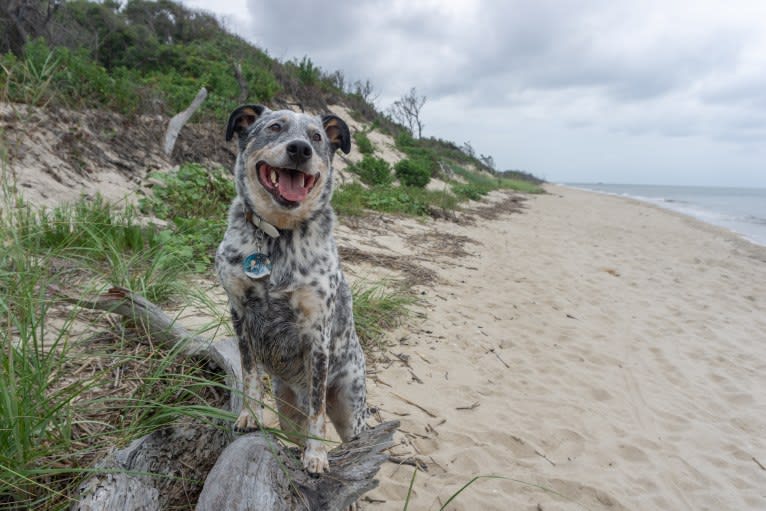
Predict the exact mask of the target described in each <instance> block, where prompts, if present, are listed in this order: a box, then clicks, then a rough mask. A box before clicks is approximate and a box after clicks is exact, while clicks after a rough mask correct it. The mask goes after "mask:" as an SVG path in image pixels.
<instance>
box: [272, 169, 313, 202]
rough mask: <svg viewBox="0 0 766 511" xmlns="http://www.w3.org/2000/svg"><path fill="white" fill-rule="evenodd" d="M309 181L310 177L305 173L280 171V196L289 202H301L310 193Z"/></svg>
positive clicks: (287, 170)
mask: <svg viewBox="0 0 766 511" xmlns="http://www.w3.org/2000/svg"><path fill="white" fill-rule="evenodd" d="M307 181H308V176H306V174H304V173H303V172H299V171H297V170H289V169H279V195H281V196H282V197H284V198H285V199H287V200H289V201H292V202H300V201H302V200H303V199H305V198H306V195H308V193H309V188H308V187H307V186H306V182H307Z"/></svg>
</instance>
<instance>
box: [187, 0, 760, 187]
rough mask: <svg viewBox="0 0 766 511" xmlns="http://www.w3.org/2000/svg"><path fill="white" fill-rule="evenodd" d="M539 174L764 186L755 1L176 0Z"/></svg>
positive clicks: (439, 131) (503, 163)
mask: <svg viewBox="0 0 766 511" xmlns="http://www.w3.org/2000/svg"><path fill="white" fill-rule="evenodd" d="M182 2H183V3H184V4H186V5H188V6H190V7H197V8H201V9H204V10H206V11H209V12H212V13H214V14H217V15H218V16H219V17H220V18H221V19H222V21H223V22H224V25H225V26H227V27H228V28H229V29H230V30H232V31H234V32H236V33H237V34H239V35H241V36H242V37H244V38H245V39H247V40H248V41H250V42H252V43H254V44H255V45H257V46H259V47H260V48H262V49H264V50H266V51H267V52H268V53H269V55H271V56H272V57H275V58H277V59H280V60H291V59H294V58H297V59H301V58H302V57H303V56H305V55H307V56H309V57H310V58H311V60H312V61H313V62H314V63H315V64H317V65H319V66H320V67H321V68H322V69H323V70H325V71H330V72H332V71H335V70H341V71H342V72H343V73H344V75H345V77H346V80H347V82H353V81H355V80H362V81H364V80H368V79H369V80H370V81H371V82H372V84H373V85H374V88H375V92H376V94H377V99H376V101H375V103H376V106H377V107H378V109H379V110H385V109H386V108H387V107H389V106H390V105H391V103H393V101H395V100H396V99H397V98H399V97H400V96H402V95H404V94H405V93H407V92H408V91H409V90H410V88H412V87H415V88H416V90H417V93H418V94H419V95H423V96H425V97H426V98H427V100H426V104H425V106H424V107H423V110H422V118H423V121H424V123H425V127H424V130H423V135H424V136H434V137H439V138H443V139H447V140H452V141H454V142H456V143H457V144H459V145H462V144H463V143H464V142H470V144H471V145H472V146H473V147H474V148H475V150H476V152H477V153H481V154H485V155H492V157H493V158H494V161H495V163H496V166H497V168H498V170H506V169H521V170H526V171H529V172H532V173H533V174H535V175H538V176H540V177H543V178H545V179H547V180H549V181H552V182H560V183H571V182H606V183H635V184H665V185H668V184H677V185H701V186H746V187H761V188H766V1H765V0H753V1H746V0H726V1H712V0H687V1H679V0H662V1H653V0H642V1H635V0H604V1H602V0H588V1H585V0H583V1H578V0H536V1H530V0H475V1H468V0H466V1H444V0H441V1H440V0H433V1H432V0H356V1H346V2H343V1H340V2H316V1H312V2H309V1H301V0H274V1H265V0H182Z"/></svg>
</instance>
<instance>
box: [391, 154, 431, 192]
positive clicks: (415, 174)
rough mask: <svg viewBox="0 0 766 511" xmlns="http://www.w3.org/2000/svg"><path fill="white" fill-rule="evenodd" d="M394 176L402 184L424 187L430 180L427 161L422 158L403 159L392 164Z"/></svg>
mask: <svg viewBox="0 0 766 511" xmlns="http://www.w3.org/2000/svg"><path fill="white" fill-rule="evenodd" d="M394 170H395V171H396V177H397V179H399V182H400V183H401V184H403V185H404V186H415V187H417V188H425V186H426V185H427V184H428V182H429V181H430V180H431V170H430V169H429V168H428V162H425V161H423V160H410V159H404V160H401V161H399V162H397V164H396V165H394Z"/></svg>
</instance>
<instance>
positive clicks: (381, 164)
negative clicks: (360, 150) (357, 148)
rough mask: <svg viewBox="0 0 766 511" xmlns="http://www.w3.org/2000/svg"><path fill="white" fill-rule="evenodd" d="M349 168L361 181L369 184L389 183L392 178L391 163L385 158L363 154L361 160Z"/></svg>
mask: <svg viewBox="0 0 766 511" xmlns="http://www.w3.org/2000/svg"><path fill="white" fill-rule="evenodd" d="M349 170H350V171H351V172H354V173H355V174H357V175H358V176H359V177H360V178H362V182H363V183H365V184H368V185H370V186H374V185H389V184H391V182H392V181H393V180H394V177H393V176H392V175H391V165H389V164H388V162H387V161H386V160H383V159H381V158H376V157H374V156H370V155H367V154H366V155H365V156H364V158H362V161H360V162H359V163H355V164H354V165H351V166H349Z"/></svg>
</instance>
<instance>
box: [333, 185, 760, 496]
mask: <svg viewBox="0 0 766 511" xmlns="http://www.w3.org/2000/svg"><path fill="white" fill-rule="evenodd" d="M546 188H547V189H548V192H549V193H548V194H545V195H542V196H532V197H529V198H528V200H527V201H526V203H525V204H526V207H525V209H524V212H523V213H521V214H514V215H504V216H501V217H499V218H497V219H494V220H488V221H482V222H479V223H477V224H475V225H455V224H447V223H442V222H436V223H435V224H433V225H431V224H430V225H428V226H422V225H418V223H417V222H409V221H403V222H401V223H400V224H399V223H397V225H396V226H394V227H395V229H394V231H395V232H393V233H389V234H388V235H387V236H386V238H385V243H384V245H385V247H383V246H381V245H382V244H380V243H377V244H376V243H375V239H373V238H374V237H375V236H376V234H375V233H374V232H369V233H367V234H365V233H352V232H351V229H350V228H348V227H341V228H340V229H339V230H340V233H339V238H340V240H341V244H343V243H344V242H345V243H349V242H354V243H358V242H359V243H363V242H364V241H365V237H367V242H368V243H369V244H370V246H372V245H376V247H375V250H377V251H379V252H381V253H384V252H385V253H387V254H389V255H392V256H395V257H400V258H413V257H416V256H418V255H419V254H420V253H422V252H419V247H418V246H417V245H416V244H414V243H412V240H415V239H418V238H417V236H418V234H419V233H422V232H425V231H433V232H436V233H437V234H438V235H442V236H458V237H465V239H466V240H467V241H466V243H465V245H464V248H465V251H466V252H468V253H469V254H470V255H467V256H465V257H460V258H458V259H455V258H454V257H451V255H450V253H446V254H445V253H441V254H440V253H429V254H428V258H427V260H425V261H423V262H424V264H425V265H426V266H427V267H428V268H429V269H431V270H433V271H434V272H435V273H436V275H437V280H436V282H435V283H434V284H429V285H424V286H417V287H416V290H417V291H418V292H419V293H420V294H421V296H422V302H421V306H420V307H422V309H423V310H424V312H425V314H426V317H425V319H423V320H415V321H413V322H412V323H411V324H409V325H405V326H403V327H401V328H399V329H397V330H396V331H395V332H394V333H393V334H392V335H391V337H390V338H391V339H394V341H393V342H394V344H395V345H394V346H392V347H390V348H389V353H391V354H392V355H394V357H389V358H390V360H388V361H386V362H385V363H382V364H377V365H375V366H373V368H372V369H373V373H372V374H371V376H370V377H369V383H368V387H369V388H368V391H369V402H370V404H371V406H377V407H379V408H380V410H381V412H380V418H381V419H383V420H389V419H398V420H401V421H402V427H401V432H400V434H399V435H398V437H397V440H398V441H399V445H397V446H396V447H394V448H393V449H392V454H394V455H397V456H399V457H404V458H407V457H412V458H414V459H417V460H418V461H420V462H422V463H424V464H425V465H427V467H428V472H419V473H418V474H417V477H416V480H415V483H414V487H413V488H414V489H413V494H412V496H411V498H410V508H412V509H424V510H431V509H440V508H441V506H442V505H443V504H444V503H445V502H446V500H447V499H448V498H449V497H450V496H451V495H452V494H454V493H455V492H456V491H458V490H459V489H460V488H461V487H462V486H463V485H464V484H466V483H468V482H469V481H470V480H471V479H472V478H474V477H476V476H482V475H484V476H488V475H494V476H501V477H502V478H504V479H481V480H479V481H477V482H476V483H474V484H473V485H471V486H470V487H469V488H467V489H466V490H465V491H463V492H462V493H461V494H460V496H459V497H458V498H457V499H455V500H454V501H453V502H452V503H450V505H449V506H448V508H447V509H450V510H470V509H477V508H483V509H488V510H493V509H497V510H502V509H538V508H542V509H546V510H547V509H557V510H558V509H564V510H570V509H572V510H575V509H578V510H581V509H583V508H585V509H592V510H596V509H609V510H618V509H630V510H633V509H635V510H639V509H688V510H698V509H710V510H713V509H753V510H756V509H762V508H763V507H764V506H765V505H766V494H764V492H763V490H762V488H763V477H764V473H763V470H762V469H761V468H759V465H758V463H757V461H754V460H758V461H760V462H761V463H764V460H766V440H764V439H763V438H762V435H761V434H760V433H759V432H761V431H764V430H766V395H764V393H763V392H759V391H758V389H763V388H766V376H764V375H765V374H766V266H765V265H764V263H766V247H760V246H758V245H754V244H751V243H748V242H746V241H744V240H742V239H741V238H739V237H738V236H737V235H736V234H734V233H731V232H730V231H728V230H726V229H724V228H719V227H716V226H711V225H709V224H705V223H704V222H701V221H699V220H696V219H693V218H690V217H688V216H686V215H683V214H681V213H678V212H674V211H672V210H667V209H664V208H661V207H659V206H656V205H653V204H647V203H644V202H641V201H638V200H634V199H628V198H626V197H617V196H608V195H605V194H598V193H595V192H588V191H581V190H577V189H572V188H568V187H567V188H562V187H557V186H546ZM626 199H628V200H626ZM397 222H398V221H397ZM378 241H380V240H378ZM349 269H350V272H351V273H352V274H353V273H354V272H355V271H358V273H360V274H363V273H364V272H365V271H366V270H367V269H365V268H354V266H353V265H351V268H349ZM413 470H414V469H413V467H411V466H407V465H402V466H398V465H395V464H392V463H388V464H386V465H384V467H383V468H382V470H381V472H380V473H379V475H378V478H379V479H380V480H381V484H380V486H379V487H378V488H377V489H376V490H374V491H373V492H371V493H369V494H368V499H367V500H366V501H365V500H363V509H365V510H389V509H390V510H401V509H403V505H404V501H405V499H406V496H407V492H408V488H409V484H410V480H411V478H412V474H413Z"/></svg>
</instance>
